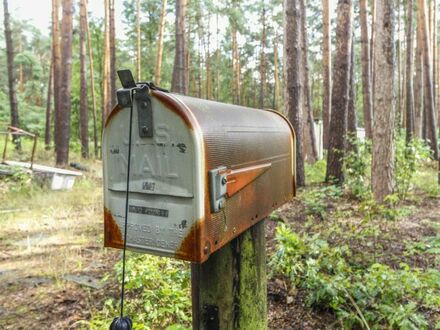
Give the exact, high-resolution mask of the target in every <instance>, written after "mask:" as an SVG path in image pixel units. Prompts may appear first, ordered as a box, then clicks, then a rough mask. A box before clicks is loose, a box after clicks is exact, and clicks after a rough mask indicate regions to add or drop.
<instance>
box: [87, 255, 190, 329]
mask: <svg viewBox="0 0 440 330" xmlns="http://www.w3.org/2000/svg"><path fill="white" fill-rule="evenodd" d="M128 255H129V257H128V258H127V264H126V267H127V268H126V282H125V290H126V299H125V303H124V309H125V313H126V315H130V317H131V318H132V320H133V329H145V330H147V329H167V330H184V329H188V327H189V326H190V324H191V300H190V270H189V266H188V265H187V264H184V263H183V262H180V261H175V260H173V259H168V258H159V257H155V256H150V255H144V254H135V253H128ZM121 274H122V262H118V263H117V264H116V266H115V272H114V273H113V274H112V275H109V277H108V278H107V281H113V282H117V283H120V281H121ZM119 308H120V305H119V299H114V298H110V299H107V300H106V301H105V304H104V308H103V310H101V311H99V312H97V313H95V314H94V316H93V318H92V320H91V321H90V322H88V325H89V327H90V328H92V329H108V327H109V320H112V319H113V317H115V316H117V315H118V313H119Z"/></svg>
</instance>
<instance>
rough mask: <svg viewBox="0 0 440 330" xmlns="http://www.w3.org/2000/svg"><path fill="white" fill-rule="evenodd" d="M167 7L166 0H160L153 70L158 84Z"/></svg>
mask: <svg viewBox="0 0 440 330" xmlns="http://www.w3.org/2000/svg"><path fill="white" fill-rule="evenodd" d="M166 9H167V0H162V6H161V9H160V20H159V36H158V39H157V54H156V70H155V72H154V82H155V84H156V85H158V86H159V85H160V74H161V68H162V54H163V36H164V32H165V14H166Z"/></svg>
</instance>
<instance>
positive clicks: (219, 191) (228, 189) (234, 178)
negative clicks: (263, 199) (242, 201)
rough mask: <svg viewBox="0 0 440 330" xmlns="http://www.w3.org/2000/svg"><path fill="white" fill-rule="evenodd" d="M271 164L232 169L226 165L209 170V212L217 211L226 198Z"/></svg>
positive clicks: (223, 204) (251, 180)
mask: <svg viewBox="0 0 440 330" xmlns="http://www.w3.org/2000/svg"><path fill="white" fill-rule="evenodd" d="M271 166H272V163H264V164H259V165H252V166H247V167H241V168H238V169H234V170H231V169H228V168H227V167H226V166H220V167H217V168H216V169H213V170H210V171H209V193H210V198H211V212H213V213H217V212H219V211H220V210H221V209H222V208H223V207H224V206H225V202H226V198H229V197H231V196H233V195H235V194H236V193H237V192H239V191H240V190H241V189H243V188H244V187H246V186H247V185H248V184H249V183H251V182H253V181H254V180H255V179H256V178H258V177H259V176H260V175H262V174H263V173H264V172H266V171H267V170H268V169H269V168H270V167H271Z"/></svg>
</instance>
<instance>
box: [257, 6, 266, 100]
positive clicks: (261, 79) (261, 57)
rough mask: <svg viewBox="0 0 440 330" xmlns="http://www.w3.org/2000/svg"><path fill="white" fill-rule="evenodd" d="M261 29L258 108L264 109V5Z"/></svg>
mask: <svg viewBox="0 0 440 330" xmlns="http://www.w3.org/2000/svg"><path fill="white" fill-rule="evenodd" d="M261 29H262V30H261V49H260V99H259V108H260V109H264V107H265V100H266V53H265V50H266V8H265V7H264V5H263V9H262V12H261Z"/></svg>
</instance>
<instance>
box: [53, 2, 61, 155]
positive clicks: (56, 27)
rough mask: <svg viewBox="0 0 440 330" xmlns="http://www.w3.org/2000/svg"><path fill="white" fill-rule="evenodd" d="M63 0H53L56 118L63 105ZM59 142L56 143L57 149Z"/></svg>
mask: <svg viewBox="0 0 440 330" xmlns="http://www.w3.org/2000/svg"><path fill="white" fill-rule="evenodd" d="M60 1H61V0H52V62H53V101H54V102H53V104H54V113H55V116H54V117H55V119H56V118H58V114H57V113H58V112H59V110H60V107H61V102H60V91H61V46H60V19H59V10H60V4H61V2H60ZM57 130H58V125H56V124H55V125H54V139H56V136H57V135H58V132H57ZM56 148H57V144H56V143H55V151H56Z"/></svg>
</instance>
